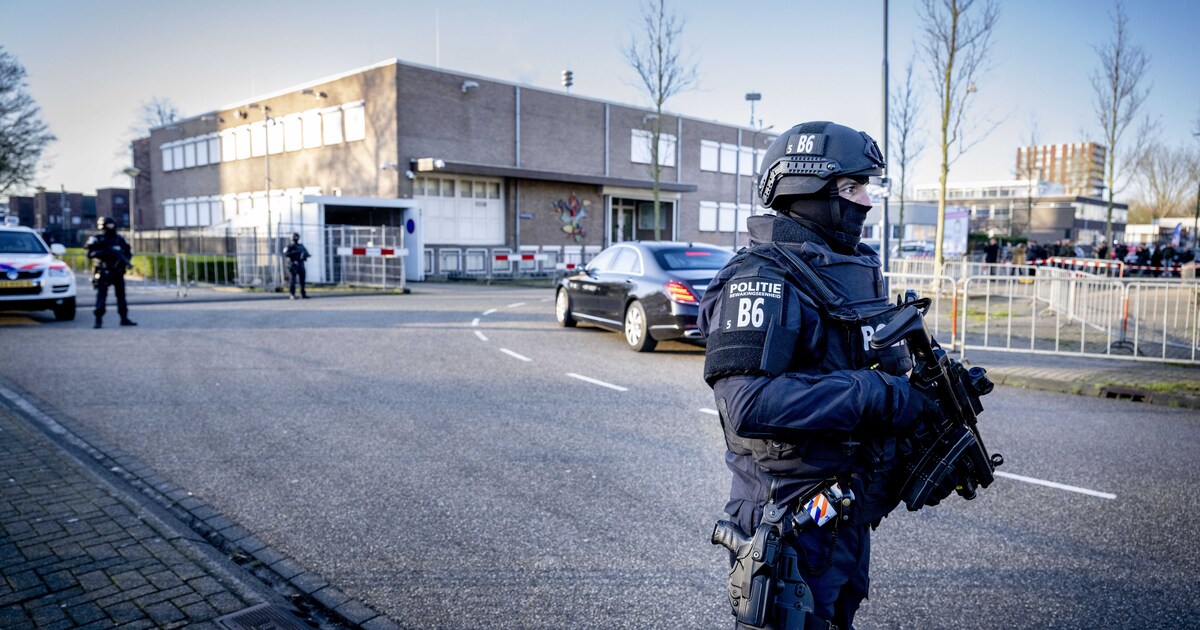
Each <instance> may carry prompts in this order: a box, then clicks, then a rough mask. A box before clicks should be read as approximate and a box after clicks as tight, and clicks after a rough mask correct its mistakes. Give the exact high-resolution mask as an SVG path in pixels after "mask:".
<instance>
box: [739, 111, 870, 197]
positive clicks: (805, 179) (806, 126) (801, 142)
mask: <svg viewBox="0 0 1200 630" xmlns="http://www.w3.org/2000/svg"><path fill="white" fill-rule="evenodd" d="M884 166H885V163H884V159H883V154H882V153H880V151H879V145H877V144H875V140H873V139H872V138H871V136H868V135H867V134H866V132H863V131H855V130H853V129H851V128H849V127H846V126H844V125H839V124H837V123H831V122H827V121H818V122H807V123H801V124H799V125H796V126H795V127H792V128H791V129H788V130H787V131H785V132H783V133H782V134H780V135H779V137H778V138H776V139H775V142H772V143H771V146H770V147H768V148H767V152H766V154H764V155H763V160H762V166H761V168H762V172H761V173H760V174H759V176H758V200H759V203H761V204H762V205H763V206H765V207H767V208H772V209H774V210H777V211H786V210H787V209H788V208H789V207H790V206H791V203H792V201H794V200H795V198H796V197H798V196H810V195H815V194H817V193H819V192H820V191H821V190H822V189H824V188H825V187H826V186H827V185H829V184H831V183H832V182H834V181H835V180H836V179H837V178H838V177H862V178H867V177H871V176H879V175H883V167H884Z"/></svg>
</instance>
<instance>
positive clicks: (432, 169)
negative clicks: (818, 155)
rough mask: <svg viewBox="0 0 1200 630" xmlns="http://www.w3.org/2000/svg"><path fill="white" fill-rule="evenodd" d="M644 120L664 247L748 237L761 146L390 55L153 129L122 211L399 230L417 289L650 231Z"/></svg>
mask: <svg viewBox="0 0 1200 630" xmlns="http://www.w3.org/2000/svg"><path fill="white" fill-rule="evenodd" d="M656 123H657V124H660V125H661V130H662V138H661V141H660V145H659V147H660V151H659V153H660V155H659V161H660V163H661V164H662V166H663V168H662V173H661V195H660V199H661V201H662V210H663V211H662V213H661V217H660V220H659V227H660V228H661V230H662V234H663V238H664V239H667V238H670V239H679V240H694V241H703V242H709V243H716V244H721V245H728V246H732V245H734V236H735V230H736V231H737V232H738V233H739V235H740V238H739V240H740V243H741V244H745V243H746V242H747V239H746V236H745V232H744V230H745V218H746V216H747V215H748V214H749V211H750V210H751V207H752V206H751V201H750V200H751V188H752V186H753V184H752V181H753V177H752V174H753V172H754V170H755V166H756V162H757V157H760V156H761V154H762V151H763V150H764V149H765V148H766V146H767V145H768V144H769V142H770V141H771V140H773V136H768V135H765V134H763V133H760V132H758V131H756V130H754V129H750V128H745V127H739V126H736V125H727V124H721V123H716V122H711V121H704V120H699V119H695V118H689V117H687V116H682V115H677V114H664V115H663V117H662V119H661V120H659V119H657V118H656V117H655V116H654V115H653V113H652V112H651V111H650V110H647V109H645V108H638V107H633V106H628V105H622V104H618V103H612V102H607V101H603V100H597V99H592V98H585V97H579V96H575V95H571V94H567V93H564V92H559V91H554V90H547V89H541V88H535V87H530V86H526V85H518V84H514V83H508V82H504V81H497V80H494V79H488V78H486V77H479V76H473V75H468V74H464V73H460V72H452V71H448V70H444V69H437V68H431V67H426V66H420V65H415V64H409V63H406V62H401V61H399V60H390V61H386V62H383V63H379V64H375V65H373V66H370V67H366V68H361V69H357V70H353V71H350V72H347V73H344V74H341V75H338V76H334V77H328V78H324V79H320V80H316V81H313V82H310V83H306V84H303V85H298V86H295V87H292V88H288V89H284V90H280V91H277V92H274V93H271V94H264V95H261V96H258V97H256V98H254V99H251V100H247V101H244V102H240V103H234V104H231V105H228V106H226V107H222V108H221V109H219V110H216V111H213V112H210V113H207V114H204V115H201V116H196V117H193V118H190V119H188V120H184V121H181V122H178V123H175V124H172V125H170V126H166V127H160V128H157V129H153V130H152V131H151V134H150V136H149V138H148V140H145V141H139V142H141V143H142V144H139V143H138V142H135V145H134V150H135V157H134V159H135V166H136V167H137V168H138V169H139V170H140V171H141V175H139V176H138V178H137V182H138V183H137V194H136V197H137V204H138V212H137V213H136V215H137V216H138V224H139V229H155V228H159V227H162V228H176V227H204V226H210V227H214V228H228V229H232V230H239V229H247V228H258V229H262V228H264V227H266V226H267V225H268V224H271V225H272V228H271V229H272V231H273V232H275V233H286V232H289V231H293V230H294V231H300V232H302V233H303V234H305V237H304V238H305V242H307V243H313V244H316V245H317V246H318V249H319V246H320V244H319V243H317V242H316V241H318V240H319V234H320V232H319V230H320V229H321V228H322V226H325V225H372V226H377V225H384V226H396V227H404V228H405V229H408V230H409V231H410V235H411V236H406V239H408V240H407V241H406V246H409V247H410V248H411V247H412V246H413V245H416V247H417V249H418V250H419V251H415V252H413V254H412V256H413V258H412V259H410V260H409V261H408V267H409V277H410V278H414V279H419V278H420V277H423V276H424V275H426V274H438V275H443V274H448V273H454V272H456V271H460V270H463V269H464V268H469V267H470V264H471V261H472V260H475V259H478V257H479V256H486V255H490V254H491V252H493V251H500V250H517V249H518V248H520V249H521V250H525V251H537V252H538V253H547V254H549V255H550V258H551V259H552V260H563V259H569V258H570V257H571V256H573V255H574V256H578V255H581V254H585V253H586V252H594V251H598V250H599V248H602V247H604V246H607V245H609V244H611V243H614V242H618V241H624V240H631V239H648V238H653V236H654V227H655V225H654V221H655V219H654V213H653V203H652V198H653V196H652V182H651V176H650V168H649V166H650V165H649V162H650V154H651V152H650V137H651V135H650V131H649V130H650V129H651V128H652V125H654V124H656ZM756 150H757V152H756ZM268 190H269V192H268ZM735 217H736V218H735ZM410 221H411V223H410ZM414 225H415V226H416V227H415V229H414ZM312 247H313V246H312V245H310V249H311V248H312ZM318 255H320V253H319V252H314V256H318Z"/></svg>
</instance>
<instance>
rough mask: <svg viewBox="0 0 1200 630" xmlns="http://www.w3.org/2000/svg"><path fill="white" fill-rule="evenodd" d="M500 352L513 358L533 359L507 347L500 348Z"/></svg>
mask: <svg viewBox="0 0 1200 630" xmlns="http://www.w3.org/2000/svg"><path fill="white" fill-rule="evenodd" d="M500 352H503V353H504V354H507V355H508V356H510V357H512V358H514V359H520V360H522V361H532V360H533V359H530V358H529V357H527V356H523V355H520V354H517V353H516V352H513V351H512V350H509V349H508V348H500Z"/></svg>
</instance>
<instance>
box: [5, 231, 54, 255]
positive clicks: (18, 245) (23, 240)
mask: <svg viewBox="0 0 1200 630" xmlns="http://www.w3.org/2000/svg"><path fill="white" fill-rule="evenodd" d="M45 253H46V246H45V245H43V244H42V239H40V238H38V237H37V234H32V233H30V232H0V254H45Z"/></svg>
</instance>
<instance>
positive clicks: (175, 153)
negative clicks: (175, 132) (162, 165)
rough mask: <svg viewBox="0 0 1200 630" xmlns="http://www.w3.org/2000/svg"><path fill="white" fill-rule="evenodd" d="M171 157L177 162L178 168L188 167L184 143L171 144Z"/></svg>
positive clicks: (176, 166)
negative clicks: (185, 163) (185, 159)
mask: <svg viewBox="0 0 1200 630" xmlns="http://www.w3.org/2000/svg"><path fill="white" fill-rule="evenodd" d="M171 159H172V160H173V161H174V162H175V168H176V170H178V169H181V168H187V167H186V166H185V165H184V163H183V145H182V144H178V143H177V144H173V145H171Z"/></svg>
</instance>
